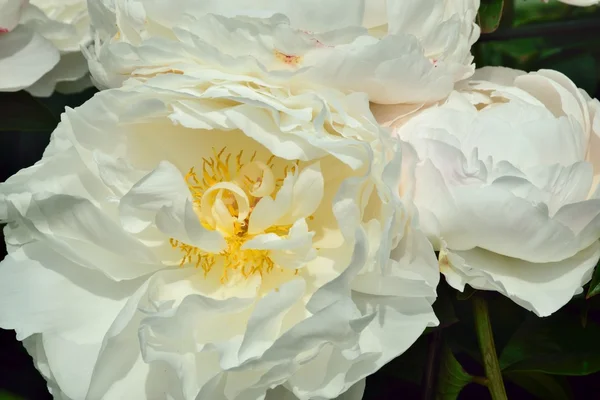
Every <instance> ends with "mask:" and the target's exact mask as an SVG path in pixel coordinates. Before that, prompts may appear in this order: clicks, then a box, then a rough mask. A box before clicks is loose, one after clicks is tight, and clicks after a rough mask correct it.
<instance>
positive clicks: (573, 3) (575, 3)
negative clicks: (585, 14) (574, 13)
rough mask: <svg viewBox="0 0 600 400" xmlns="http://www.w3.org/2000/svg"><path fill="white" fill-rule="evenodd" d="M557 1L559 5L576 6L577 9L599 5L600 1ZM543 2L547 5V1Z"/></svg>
mask: <svg viewBox="0 0 600 400" xmlns="http://www.w3.org/2000/svg"><path fill="white" fill-rule="evenodd" d="M558 1H560V2H561V3H565V4H569V5H571V6H578V7H587V6H593V5H596V4H598V3H600V0H558ZM545 2H546V3H547V2H548V0H545Z"/></svg>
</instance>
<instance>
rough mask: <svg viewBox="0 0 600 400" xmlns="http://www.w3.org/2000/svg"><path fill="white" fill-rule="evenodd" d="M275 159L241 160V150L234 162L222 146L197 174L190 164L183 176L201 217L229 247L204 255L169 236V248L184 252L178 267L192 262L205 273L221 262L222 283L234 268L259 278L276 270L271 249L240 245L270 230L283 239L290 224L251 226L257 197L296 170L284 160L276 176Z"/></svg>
mask: <svg viewBox="0 0 600 400" xmlns="http://www.w3.org/2000/svg"><path fill="white" fill-rule="evenodd" d="M274 158H275V156H271V157H270V158H269V159H268V160H266V162H261V161H257V160H256V152H255V153H254V154H253V155H252V156H251V157H250V158H249V159H247V160H244V151H243V150H242V151H240V152H239V153H238V154H237V155H236V156H235V157H234V159H233V160H232V154H231V153H226V148H223V149H221V150H220V151H218V152H217V151H216V150H215V149H213V156H212V157H210V158H203V159H202V170H201V172H196V170H195V169H194V168H193V167H192V168H191V169H190V171H189V172H188V173H187V175H186V177H185V179H186V182H187V184H188V187H189V189H190V192H191V193H192V198H193V202H194V210H195V211H196V214H197V215H198V218H199V221H200V223H201V224H202V226H203V227H204V228H206V229H208V230H217V231H219V232H220V233H221V234H222V235H223V236H224V238H225V241H226V243H227V246H226V248H225V250H223V251H221V252H220V253H218V254H215V253H208V252H205V251H203V250H201V249H199V248H197V247H195V246H191V245H188V244H186V243H183V242H180V241H178V240H176V239H173V238H172V239H170V243H171V246H172V247H173V248H178V249H179V250H180V251H181V252H182V253H183V257H182V259H181V262H180V266H181V267H183V266H184V265H185V264H188V263H195V267H196V268H202V270H203V271H204V276H205V277H206V276H207V275H208V273H209V272H210V271H211V270H212V269H213V268H215V267H216V266H222V271H223V272H222V275H221V283H225V282H227V281H228V280H229V279H230V274H231V273H232V272H234V273H237V274H239V275H241V276H243V277H244V278H245V279H247V278H249V277H250V276H252V275H254V274H259V275H261V276H262V275H263V274H264V273H269V272H271V271H272V270H273V269H274V268H275V266H276V265H275V263H274V262H273V260H272V259H271V257H270V250H257V249H251V248H244V244H245V243H246V242H248V241H249V240H250V239H253V238H255V237H256V236H258V235H263V234H269V233H271V234H275V235H278V236H281V237H283V236H287V235H288V234H289V231H290V229H291V227H292V225H272V226H270V227H268V228H266V229H261V230H260V231H256V230H255V229H252V223H253V211H254V209H255V207H256V205H257V204H258V203H259V201H260V200H261V199H262V198H264V197H267V196H268V197H271V198H273V197H274V196H276V195H277V192H278V191H279V189H280V188H281V186H282V184H283V181H284V177H285V176H287V174H288V172H291V173H294V172H295V171H296V169H297V168H298V164H297V163H288V164H287V165H285V166H282V168H280V171H281V172H282V173H283V175H282V177H276V175H275V173H274V169H275V165H274V164H273V160H274Z"/></svg>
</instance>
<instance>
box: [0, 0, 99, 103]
mask: <svg viewBox="0 0 600 400" xmlns="http://www.w3.org/2000/svg"><path fill="white" fill-rule="evenodd" d="M90 40H91V37H90V21H89V16H88V12H87V4H86V1H85V0H0V92H13V91H17V90H21V89H25V90H27V91H28V92H30V93H31V94H33V95H34V96H40V97H46V96H50V95H51V94H52V92H53V91H54V90H55V89H56V90H59V91H62V92H76V91H79V90H81V89H84V88H85V87H88V86H91V82H90V79H89V74H88V66H87V61H86V60H85V58H84V57H83V54H82V53H81V47H82V46H85V45H87V44H88V43H89V42H90Z"/></svg>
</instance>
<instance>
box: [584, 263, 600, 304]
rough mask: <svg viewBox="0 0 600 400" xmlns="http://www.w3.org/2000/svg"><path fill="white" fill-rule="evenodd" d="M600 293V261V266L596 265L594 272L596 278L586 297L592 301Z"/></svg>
mask: <svg viewBox="0 0 600 400" xmlns="http://www.w3.org/2000/svg"><path fill="white" fill-rule="evenodd" d="M599 293H600V261H598V265H596V269H595V270H594V276H593V277H592V283H590V288H589V289H588V292H587V295H586V296H585V297H586V298H587V299H591V298H592V297H594V296H596V295H597V294H599Z"/></svg>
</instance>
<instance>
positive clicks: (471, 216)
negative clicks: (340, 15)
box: [382, 68, 600, 316]
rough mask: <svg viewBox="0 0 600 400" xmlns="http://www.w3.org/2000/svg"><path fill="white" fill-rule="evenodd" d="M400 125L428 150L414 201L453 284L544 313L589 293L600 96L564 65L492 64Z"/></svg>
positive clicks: (597, 225)
mask: <svg viewBox="0 0 600 400" xmlns="http://www.w3.org/2000/svg"><path fill="white" fill-rule="evenodd" d="M388 111H389V110H388ZM392 114H393V113H391V112H388V113H387V118H388V119H389V120H392V121H393V119H394V118H393V116H392ZM401 115H402V112H401ZM382 122H386V121H382ZM394 124H395V125H396V132H397V134H398V135H399V136H400V137H401V138H402V139H403V140H406V141H408V142H409V143H410V144H411V145H412V146H414V148H415V150H416V153H417V154H418V157H419V164H418V166H417V168H416V172H415V179H416V188H415V203H416V205H417V207H418V209H419V211H420V222H421V224H422V226H423V228H424V230H426V232H427V234H428V235H429V237H430V239H431V240H432V242H433V243H434V247H437V248H438V249H439V250H441V270H442V272H443V273H444V275H445V276H446V278H447V280H448V282H449V283H450V285H452V286H454V287H455V288H457V289H459V290H463V288H464V286H465V284H469V285H471V286H472V287H474V288H477V289H484V290H495V291H498V292H500V293H503V294H504V295H506V296H508V297H509V298H511V299H513V300H514V301H515V302H516V303H518V304H520V305H522V306H523V307H525V308H527V309H529V310H532V311H534V312H535V313H537V314H538V315H540V316H546V315H549V314H551V313H553V312H554V311H556V310H558V309H559V308H560V307H561V306H563V305H564V304H566V303H567V302H568V301H569V300H570V299H571V297H572V296H573V295H574V294H577V293H580V292H581V290H582V289H581V288H582V285H584V284H585V283H586V282H588V281H589V279H590V277H591V274H592V270H593V268H594V266H595V265H596V262H597V261H598V258H599V257H600V244H599V242H598V238H599V237H600V103H599V102H598V101H597V100H592V99H590V98H589V96H587V94H585V93H584V92H583V91H581V90H579V89H577V88H576V87H575V85H574V84H573V83H572V82H571V81H570V80H569V79H568V78H566V77H565V76H564V75H562V74H560V73H558V72H555V71H544V70H543V71H539V72H536V73H530V74H525V73H524V72H521V71H516V70H510V69H505V68H484V69H482V70H478V72H476V74H475V76H474V78H473V79H472V80H471V81H469V82H468V83H467V84H465V87H464V88H463V90H462V91H460V92H453V93H452V95H451V96H450V97H449V98H448V100H447V101H445V102H443V103H441V104H439V105H437V106H433V107H431V108H429V109H426V110H424V111H422V112H420V113H418V114H417V115H416V116H413V117H412V118H411V117H406V118H403V119H401V120H399V121H396V122H395V123H394Z"/></svg>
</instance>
